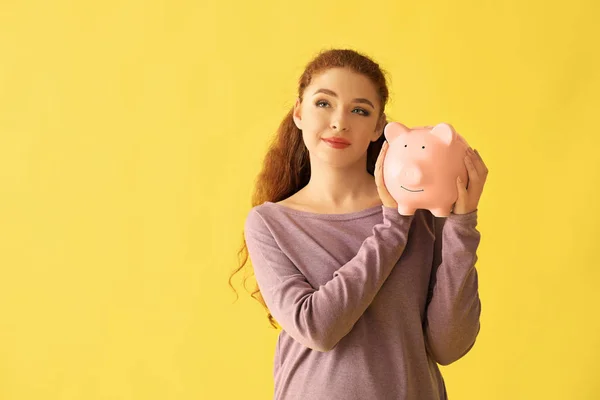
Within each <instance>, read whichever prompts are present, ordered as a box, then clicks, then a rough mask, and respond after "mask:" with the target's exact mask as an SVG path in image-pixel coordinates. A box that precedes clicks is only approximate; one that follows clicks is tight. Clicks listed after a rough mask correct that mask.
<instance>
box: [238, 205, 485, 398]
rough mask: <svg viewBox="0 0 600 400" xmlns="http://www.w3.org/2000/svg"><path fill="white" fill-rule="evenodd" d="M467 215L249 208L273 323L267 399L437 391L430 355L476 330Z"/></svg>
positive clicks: (454, 349) (457, 345) (252, 244)
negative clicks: (270, 389)
mask: <svg viewBox="0 0 600 400" xmlns="http://www.w3.org/2000/svg"><path fill="white" fill-rule="evenodd" d="M476 225H477V211H473V212H472V213H469V214H463V215H454V214H451V215H450V216H449V217H447V218H437V217H434V216H433V215H432V214H431V213H430V212H429V211H425V210H418V211H417V212H416V213H415V215H414V216H410V217H409V216H403V215H400V214H399V213H398V211H397V210H396V209H395V208H389V207H385V206H383V205H380V206H376V207H373V208H368V209H365V210H361V211H358V212H353V213H346V214H317V213H311V212H307V211H299V210H294V209H291V208H288V207H286V206H283V205H280V204H277V203H272V202H266V203H264V204H262V205H259V206H256V207H254V208H252V209H251V210H250V212H249V214H248V216H247V218H246V222H245V230H244V232H245V239H246V243H247V246H248V251H249V255H250V260H251V263H252V265H253V268H254V274H255V277H256V281H257V283H258V286H259V288H260V291H261V294H262V296H263V298H264V300H265V303H266V304H267V306H268V308H269V310H270V312H271V314H272V315H273V317H274V318H275V320H276V321H277V322H278V323H279V324H280V325H281V327H282V331H281V332H280V334H279V338H278V340H277V345H276V346H277V347H276V349H275V359H274V368H273V374H274V380H275V393H274V399H277V400H295V399H298V400H338V399H340V400H341V399H343V400H394V399H403V400H404V399H418V400H428V399H432V400H433V399H436V400H437V399H447V394H446V388H445V385H444V380H443V378H442V375H441V374H440V370H439V368H438V365H437V364H441V365H447V364H450V363H452V362H454V361H456V360H458V359H459V358H461V357H462V356H463V355H465V354H466V353H467V352H468V351H469V350H470V349H471V347H472V346H473V344H474V343H475V338H476V337H477V334H478V333H479V315H480V312H481V304H480V300H479V294H478V280H477V271H476V269H475V262H476V261H477V255H476V250H477V247H478V245H479V240H480V234H479V232H478V231H477V230H476V229H475V227H476ZM442 228H443V229H442Z"/></svg>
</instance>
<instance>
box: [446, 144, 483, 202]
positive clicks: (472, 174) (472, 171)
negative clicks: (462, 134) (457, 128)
mask: <svg viewBox="0 0 600 400" xmlns="http://www.w3.org/2000/svg"><path fill="white" fill-rule="evenodd" d="M464 162H465V166H466V167H467V173H468V174H469V185H468V187H467V185H466V183H465V182H461V180H460V177H458V178H457V179H456V186H457V187H458V200H456V203H454V209H453V210H452V213H453V214H468V213H470V212H473V211H475V210H477V205H478V204H479V199H480V198H481V193H482V192H483V186H484V185H485V181H486V179H487V176H488V169H487V167H486V166H485V164H484V162H483V159H482V158H481V156H480V155H479V152H478V151H477V150H475V151H473V149H471V148H470V147H469V149H468V150H467V155H466V156H465V160H464Z"/></svg>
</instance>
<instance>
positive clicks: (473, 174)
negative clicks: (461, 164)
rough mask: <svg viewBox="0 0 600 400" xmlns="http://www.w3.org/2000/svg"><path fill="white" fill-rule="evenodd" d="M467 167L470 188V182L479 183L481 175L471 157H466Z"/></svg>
mask: <svg viewBox="0 0 600 400" xmlns="http://www.w3.org/2000/svg"><path fill="white" fill-rule="evenodd" d="M465 166H466V167H467V173H468V174H469V187H470V186H471V184H470V182H479V174H478V173H477V169H475V165H474V164H473V160H472V159H471V156H469V155H467V156H466V157H465Z"/></svg>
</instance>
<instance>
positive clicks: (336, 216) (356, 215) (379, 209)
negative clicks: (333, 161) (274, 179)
mask: <svg viewBox="0 0 600 400" xmlns="http://www.w3.org/2000/svg"><path fill="white" fill-rule="evenodd" d="M264 204H269V205H270V206H271V207H275V208H278V209H279V210H282V211H283V212H285V213H288V214H295V215H300V216H303V217H308V218H318V219H327V220H336V221H341V220H351V219H357V218H362V217H367V216H369V215H373V214H375V213H378V212H382V207H383V204H380V205H377V206H373V207H369V208H365V209H363V210H359V211H354V212H350V213H341V214H324V213H316V212H312V211H303V210H297V209H295V208H290V207H287V206H284V205H282V204H278V203H273V202H272V201H266V202H265V203H264Z"/></svg>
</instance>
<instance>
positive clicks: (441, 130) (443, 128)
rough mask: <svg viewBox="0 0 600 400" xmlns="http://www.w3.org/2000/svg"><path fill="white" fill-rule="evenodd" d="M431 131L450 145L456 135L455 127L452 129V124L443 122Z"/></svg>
mask: <svg viewBox="0 0 600 400" xmlns="http://www.w3.org/2000/svg"><path fill="white" fill-rule="evenodd" d="M430 133H431V134H432V135H434V136H437V137H438V138H439V139H440V140H441V141H442V143H445V144H447V145H450V143H452V140H454V136H455V134H454V129H452V126H450V125H449V124H446V123H443V122H442V123H441V124H437V125H436V126H434V127H433V129H432V130H431V132H430Z"/></svg>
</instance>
